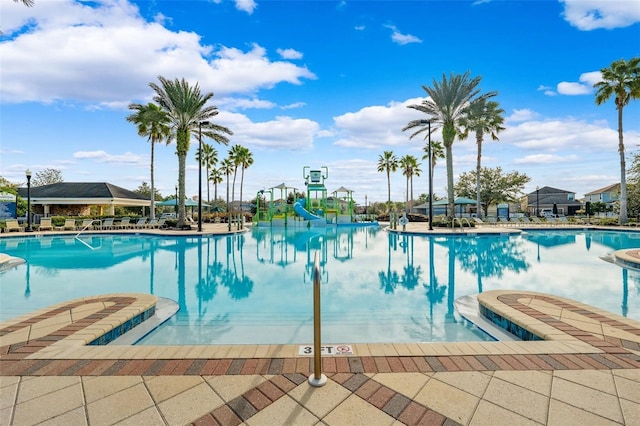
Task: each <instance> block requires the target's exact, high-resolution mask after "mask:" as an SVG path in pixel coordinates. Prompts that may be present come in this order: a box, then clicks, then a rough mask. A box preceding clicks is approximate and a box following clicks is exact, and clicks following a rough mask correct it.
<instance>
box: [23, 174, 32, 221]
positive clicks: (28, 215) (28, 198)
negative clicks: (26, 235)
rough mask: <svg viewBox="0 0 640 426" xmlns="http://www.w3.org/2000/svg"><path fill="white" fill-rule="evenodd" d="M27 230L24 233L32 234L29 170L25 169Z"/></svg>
mask: <svg viewBox="0 0 640 426" xmlns="http://www.w3.org/2000/svg"><path fill="white" fill-rule="evenodd" d="M26 175H27V228H26V229H25V230H24V231H25V232H33V229H32V228H31V170H29V169H27V171H26Z"/></svg>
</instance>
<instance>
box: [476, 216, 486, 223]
mask: <svg viewBox="0 0 640 426" xmlns="http://www.w3.org/2000/svg"><path fill="white" fill-rule="evenodd" d="M473 221H474V222H475V223H476V225H486V223H485V222H484V221H483V220H482V219H480V218H479V217H474V218H473Z"/></svg>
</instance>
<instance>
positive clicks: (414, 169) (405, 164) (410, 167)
mask: <svg viewBox="0 0 640 426" xmlns="http://www.w3.org/2000/svg"><path fill="white" fill-rule="evenodd" d="M398 164H399V167H400V169H401V170H402V174H403V175H404V176H405V177H406V178H407V189H406V195H407V196H406V200H405V202H406V209H407V210H408V211H411V210H410V209H409V200H411V203H412V205H411V208H413V177H414V176H420V172H422V170H420V164H419V163H418V159H417V158H416V157H414V156H413V155H405V156H404V157H402V158H400V161H399V162H398ZM409 183H411V193H409Z"/></svg>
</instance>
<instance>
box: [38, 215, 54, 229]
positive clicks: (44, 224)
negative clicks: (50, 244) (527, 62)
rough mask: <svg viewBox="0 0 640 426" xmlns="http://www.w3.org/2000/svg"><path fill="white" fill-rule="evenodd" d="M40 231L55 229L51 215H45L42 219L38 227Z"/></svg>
mask: <svg viewBox="0 0 640 426" xmlns="http://www.w3.org/2000/svg"><path fill="white" fill-rule="evenodd" d="M38 230H39V231H53V225H51V218H50V217H43V218H42V219H40V226H39V227H38Z"/></svg>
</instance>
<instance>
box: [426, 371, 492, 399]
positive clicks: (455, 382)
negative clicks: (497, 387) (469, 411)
mask: <svg viewBox="0 0 640 426" xmlns="http://www.w3.org/2000/svg"><path fill="white" fill-rule="evenodd" d="M433 378H434V379H438V380H440V381H441V382H444V383H447V384H449V385H451V386H454V387H456V388H458V389H460V390H463V391H465V392H468V393H470V394H472V395H475V396H477V397H481V396H482V394H484V392H485V390H486V389H487V385H489V381H490V380H491V376H489V375H487V374H484V373H480V372H475V371H474V372H470V371H469V372H467V371H465V372H456V371H454V372H440V373H434V375H433Z"/></svg>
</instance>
